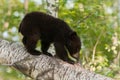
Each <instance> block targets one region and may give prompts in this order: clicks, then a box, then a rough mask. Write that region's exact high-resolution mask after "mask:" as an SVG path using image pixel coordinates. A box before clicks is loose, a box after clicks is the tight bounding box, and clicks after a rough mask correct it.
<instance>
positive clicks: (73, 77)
mask: <svg viewBox="0 0 120 80" xmlns="http://www.w3.org/2000/svg"><path fill="white" fill-rule="evenodd" d="M0 64H2V65H7V66H12V67H14V68H16V69H17V70H19V71H21V72H22V73H23V74H25V75H27V76H29V77H31V78H33V79H35V80H113V79H111V78H108V77H105V76H102V75H99V74H95V73H94V72H90V71H88V70H85V69H83V68H82V67H81V66H80V65H78V64H75V65H71V64H68V63H66V62H64V61H62V60H60V59H57V58H55V57H49V56H46V55H43V54H41V55H40V56H32V55H30V54H29V53H28V52H27V51H26V49H25V48H24V47H23V46H21V45H20V44H18V43H13V42H9V41H6V40H2V39H0Z"/></svg>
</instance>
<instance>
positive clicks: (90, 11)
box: [0, 0, 120, 80]
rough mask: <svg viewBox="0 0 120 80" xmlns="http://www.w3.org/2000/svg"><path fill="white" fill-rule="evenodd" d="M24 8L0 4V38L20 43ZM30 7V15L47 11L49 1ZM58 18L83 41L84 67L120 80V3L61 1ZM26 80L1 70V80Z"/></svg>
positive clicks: (13, 0)
mask: <svg viewBox="0 0 120 80" xmlns="http://www.w3.org/2000/svg"><path fill="white" fill-rule="evenodd" d="M24 4H25V1H24V0H0V38H3V39H6V40H9V41H15V42H20V43H21V35H20V34H19V33H18V26H19V23H20V21H21V20H22V18H23V17H24V14H25V12H26V10H25V9H24ZM28 4H29V5H28V12H31V11H42V12H45V13H46V11H47V10H46V6H47V4H46V0H28ZM58 15H59V18H61V19H63V20H65V21H66V22H67V23H68V24H69V25H70V27H71V28H72V29H74V30H75V31H77V33H78V35H79V36H80V38H81V41H82V50H81V52H80V59H81V61H82V65H83V67H84V68H85V69H88V70H90V71H94V72H96V73H99V74H102V75H105V76H108V77H112V78H114V79H116V80H120V0H59V11H58ZM21 44H22V43H21ZM27 79H29V78H26V77H25V76H24V75H23V74H22V73H20V72H18V71H17V70H14V69H12V68H10V67H6V66H0V80H27Z"/></svg>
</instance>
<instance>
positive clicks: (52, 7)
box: [46, 0, 59, 17]
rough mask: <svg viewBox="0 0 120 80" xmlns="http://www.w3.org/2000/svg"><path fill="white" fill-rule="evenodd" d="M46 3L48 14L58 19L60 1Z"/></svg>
mask: <svg viewBox="0 0 120 80" xmlns="http://www.w3.org/2000/svg"><path fill="white" fill-rule="evenodd" d="M46 2H47V13H48V14H50V15H52V16H54V17H58V4H59V0H46Z"/></svg>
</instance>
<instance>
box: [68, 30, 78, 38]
mask: <svg viewBox="0 0 120 80" xmlns="http://www.w3.org/2000/svg"><path fill="white" fill-rule="evenodd" d="M76 36H77V33H76V32H75V31H74V32H72V33H70V39H71V40H75V39H76Z"/></svg>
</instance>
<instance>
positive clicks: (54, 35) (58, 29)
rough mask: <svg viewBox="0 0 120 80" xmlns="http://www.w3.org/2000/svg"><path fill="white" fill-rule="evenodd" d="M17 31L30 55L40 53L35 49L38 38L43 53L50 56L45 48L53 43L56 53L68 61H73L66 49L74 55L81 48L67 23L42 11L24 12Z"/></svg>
mask: <svg viewBox="0 0 120 80" xmlns="http://www.w3.org/2000/svg"><path fill="white" fill-rule="evenodd" d="M19 32H21V33H22V35H23V40H22V42H23V44H24V45H25V47H26V49H27V51H28V52H29V53H30V54H32V55H39V54H40V52H39V51H37V50H35V48H36V44H37V41H38V40H41V45H42V47H41V49H42V52H43V53H44V54H46V55H49V56H52V55H51V54H49V53H48V52H47V50H48V48H49V45H50V44H51V43H53V44H54V46H55V50H56V55H57V56H58V57H59V58H60V59H62V60H64V61H67V62H69V63H74V61H72V60H71V59H69V57H68V54H67V51H68V52H69V53H70V55H71V56H72V57H75V56H74V54H78V53H79V51H80V49H81V42H80V38H79V37H78V36H77V34H76V32H74V31H73V30H72V29H70V27H69V26H68V24H66V23H65V22H64V21H63V20H61V19H58V18H55V17H52V16H50V15H48V14H45V13H42V12H31V13H28V14H26V15H25V17H24V18H23V20H22V22H21V24H20V26H19Z"/></svg>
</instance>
